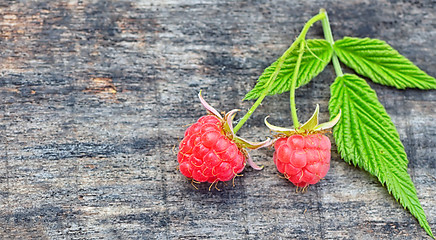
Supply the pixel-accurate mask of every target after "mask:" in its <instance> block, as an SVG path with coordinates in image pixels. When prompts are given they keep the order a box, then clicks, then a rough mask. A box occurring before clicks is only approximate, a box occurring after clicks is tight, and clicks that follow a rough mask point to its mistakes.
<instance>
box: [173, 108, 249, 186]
mask: <svg viewBox="0 0 436 240" xmlns="http://www.w3.org/2000/svg"><path fill="white" fill-rule="evenodd" d="M179 149H180V150H179V153H178V156H177V160H178V162H179V164H180V172H181V173H182V174H183V175H185V176H186V177H188V178H192V179H194V180H196V181H199V182H206V181H207V182H210V183H214V182H216V181H229V180H231V179H232V178H233V177H234V176H235V175H236V174H238V173H240V172H242V170H243V169H244V167H245V157H244V154H242V152H241V151H240V149H239V148H238V146H237V145H236V144H235V143H234V142H233V141H231V140H230V139H228V138H227V137H226V136H225V135H224V131H223V122H222V121H220V119H219V118H218V117H216V116H213V115H207V116H203V117H201V118H200V119H198V121H197V122H196V123H194V124H193V125H191V126H190V127H189V128H188V129H187V130H186V132H185V137H184V138H183V140H182V142H181V143H180V146H179Z"/></svg>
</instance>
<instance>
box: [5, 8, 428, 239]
mask: <svg viewBox="0 0 436 240" xmlns="http://www.w3.org/2000/svg"><path fill="white" fill-rule="evenodd" d="M0 6H1V7H0V39H1V40H0V48H1V49H2V51H0V59H1V61H0V69H1V73H0V133H1V134H0V150H1V154H0V159H1V160H0V238H2V239H30V238H35V239H97V238H102V239H117V238H119V239H136V238H138V239H150V238H159V239H206V238H211V239H257V238H259V239H288V238H289V239H392V238H395V239H425V238H427V235H426V233H425V231H424V230H423V229H421V227H420V226H419V224H418V223H417V221H416V220H415V219H414V218H413V217H412V216H411V215H410V214H409V213H408V212H407V211H405V210H404V209H403V208H402V207H401V206H400V205H399V204H398V203H397V202H395V200H394V199H393V197H392V196H390V195H389V194H388V193H387V191H386V189H385V188H384V187H383V186H381V184H379V183H378V181H377V179H376V178H374V177H372V176H370V175H369V174H368V173H366V172H364V171H362V170H359V169H356V168H355V167H353V166H350V165H348V164H346V163H345V162H344V161H342V160H341V159H340V157H339V155H338V153H337V150H336V148H335V147H333V153H332V163H331V170H330V171H329V173H328V175H327V176H326V178H325V179H324V180H323V181H321V182H320V183H319V184H317V185H315V186H313V187H311V188H310V189H309V191H308V192H307V193H305V194H301V193H295V187H293V186H292V185H291V184H290V183H289V182H288V181H287V180H285V179H282V178H280V176H279V174H278V172H277V170H276V169H275V166H274V163H273V162H272V151H271V150H269V149H262V150H259V151H253V152H252V155H253V157H254V160H255V161H256V162H258V163H259V164H263V165H264V166H265V168H264V170H262V171H255V170H252V169H249V168H247V169H246V170H245V171H244V172H243V175H244V176H243V177H238V178H236V179H235V186H232V184H231V183H229V184H227V185H224V184H221V185H219V188H220V189H221V191H216V190H212V191H209V190H208V189H209V185H208V184H200V185H197V187H198V190H196V189H195V188H194V187H193V186H192V185H191V182H190V181H189V180H186V179H185V178H184V177H183V176H182V175H181V174H180V173H179V172H178V170H177V160H176V154H175V152H174V151H175V150H176V148H175V147H176V146H177V145H178V142H179V141H180V140H181V138H182V137H183V132H184V130H185V129H186V127H187V126H188V125H189V124H190V123H193V122H195V121H196V119H197V118H199V117H200V116H201V115H203V114H204V113H205V112H204V109H202V108H201V106H200V103H199V101H198V99H197V93H198V91H199V90H200V89H202V90H203V95H204V97H205V98H206V99H207V101H208V102H209V103H210V104H211V105H213V106H214V107H216V108H217V109H218V110H220V111H228V110H230V109H233V108H239V109H242V113H241V115H238V116H239V117H241V116H242V114H243V113H245V111H247V110H248V108H249V107H250V106H251V104H252V102H251V101H248V102H242V101H241V99H242V98H243V96H244V95H245V93H247V91H249V89H250V88H251V87H253V86H254V84H255V81H256V79H257V77H258V76H259V75H260V74H261V73H262V71H263V69H264V68H265V67H267V66H268V65H269V64H270V63H271V62H272V61H274V60H275V59H276V58H277V57H279V56H280V55H281V54H282V52H284V51H285V50H286V48H287V47H288V45H289V44H290V43H291V41H292V40H293V39H295V37H296V36H297V34H298V33H299V31H300V30H301V28H302V26H303V25H304V23H305V22H306V21H307V20H308V19H309V18H310V17H311V16H313V15H315V14H316V13H317V12H318V10H319V8H320V7H325V8H327V10H328V12H329V16H330V21H331V24H332V28H333V34H334V36H335V38H336V39H339V38H341V37H343V36H346V35H347V36H356V37H375V38H380V39H383V40H385V41H387V42H388V43H389V44H391V45H392V46H393V47H394V48H396V49H397V50H398V51H399V52H400V53H402V54H404V55H405V56H407V57H408V58H409V59H410V60H412V61H413V62H414V63H416V64H417V65H418V66H419V67H421V68H422V69H423V70H424V71H426V72H428V73H429V74H430V75H432V76H436V70H435V68H434V65H435V64H436V51H434V39H435V37H436V30H435V28H434V22H436V12H435V11H434V10H435V4H434V2H433V1H431V0H423V1H415V2H409V1H382V2H377V1H375V2H374V1H372V2H371V3H368V2H366V1H361V0H351V1H346V3H336V2H331V3H328V4H325V2H324V1H308V2H300V1H290V2H283V1H276V0H273V1H252V2H248V3H243V2H240V3H238V2H233V1H219V2H215V1H198V0H184V1H161V2H159V3H157V2H154V1H146V0H142V1H89V2H87V1H7V2H3V3H0ZM309 36H310V37H316V38H322V29H321V27H320V25H319V24H317V25H315V26H314V27H313V28H312V29H311V31H310V32H309ZM345 71H347V72H348V71H350V70H349V69H345ZM333 80H334V70H333V68H332V67H331V66H328V67H327V68H326V70H325V71H324V72H323V73H321V74H320V75H319V76H318V77H317V78H316V79H314V80H313V81H312V82H311V83H310V84H308V85H307V86H304V87H302V88H300V89H298V90H297V93H296V94H297V96H296V97H297V106H298V109H299V110H298V114H299V116H300V118H301V119H305V118H308V117H309V116H310V114H311V112H312V111H313V109H314V107H315V105H316V103H319V104H320V107H321V109H320V114H321V115H320V117H321V120H326V119H328V110H327V106H328V100H329V97H330V93H329V89H328V87H329V85H330V84H331V83H332V82H333ZM370 85H371V87H373V88H374V89H375V91H376V92H377V94H378V96H379V99H380V101H381V102H382V104H383V105H384V106H385V107H386V110H387V111H388V113H389V114H390V115H391V117H392V120H393V121H394V123H395V125H396V126H397V128H398V131H399V134H400V137H401V139H402V141H403V144H404V146H405V148H406V151H407V154H408V156H409V161H410V164H409V173H410V175H411V176H412V179H413V181H414V183H415V186H416V188H417V190H418V196H419V199H420V201H421V203H422V206H423V208H424V210H425V212H426V214H427V216H428V220H429V223H430V226H431V227H432V228H433V230H434V231H436V230H435V229H436V198H435V197H434V192H436V184H434V183H435V181H436V165H435V164H436V161H435V154H436V123H435V121H434V119H436V111H435V107H434V106H435V103H436V91H419V90H407V91H400V90H395V89H392V88H389V87H385V86H380V85H377V84H373V83H370ZM288 106H289V104H288V95H287V94H283V95H280V96H273V97H268V98H266V100H265V101H264V103H263V104H262V106H261V107H260V108H259V109H258V110H257V111H256V113H255V115H254V116H253V117H252V118H251V119H250V120H249V121H248V122H247V124H246V125H245V126H244V127H243V128H242V129H241V131H240V132H239V133H240V134H241V136H243V137H247V138H250V139H253V140H262V139H264V137H265V136H268V135H269V131H268V130H267V129H266V128H265V127H264V126H263V118H264V117H265V116H266V115H270V116H271V119H274V123H276V124H278V125H279V124H281V125H286V124H291V120H290V118H289V110H288V109H289V107H288Z"/></svg>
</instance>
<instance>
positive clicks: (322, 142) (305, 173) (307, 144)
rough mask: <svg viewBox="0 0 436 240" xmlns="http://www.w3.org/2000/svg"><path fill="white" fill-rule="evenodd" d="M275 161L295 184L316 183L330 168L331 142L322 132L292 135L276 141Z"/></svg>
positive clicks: (280, 170) (306, 184)
mask: <svg viewBox="0 0 436 240" xmlns="http://www.w3.org/2000/svg"><path fill="white" fill-rule="evenodd" d="M274 148H275V152H274V157H273V159H274V163H275V164H276V166H277V170H278V171H279V172H280V173H283V174H284V175H285V176H286V178H287V179H289V181H291V182H292V183H293V184H294V185H295V186H298V187H306V186H308V185H309V184H315V183H317V182H319V180H320V179H321V178H323V177H325V175H326V174H327V172H328V170H329V169H330V149H331V143H330V140H329V138H328V137H326V136H324V135H322V134H311V135H306V136H303V135H298V134H296V135H292V136H290V137H284V138H280V139H278V140H277V141H276V143H275V145H274Z"/></svg>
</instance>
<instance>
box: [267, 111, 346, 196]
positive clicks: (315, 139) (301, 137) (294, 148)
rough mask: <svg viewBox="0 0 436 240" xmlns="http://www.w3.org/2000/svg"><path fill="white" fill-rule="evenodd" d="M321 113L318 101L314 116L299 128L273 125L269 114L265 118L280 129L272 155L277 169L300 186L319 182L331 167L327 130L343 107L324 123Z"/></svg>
mask: <svg viewBox="0 0 436 240" xmlns="http://www.w3.org/2000/svg"><path fill="white" fill-rule="evenodd" d="M318 114H319V106H318V105H316V109H315V112H314V113H313V115H312V117H311V118H310V119H309V120H308V121H307V122H305V123H304V124H302V125H300V126H298V127H297V128H296V129H292V128H283V127H278V126H274V125H272V124H270V123H269V122H268V121H267V118H268V117H267V118H265V124H266V125H267V127H268V128H269V129H271V131H274V132H277V133H279V134H278V135H277V136H279V138H278V139H277V140H276V142H275V144H274V148H275V152H274V155H273V159H274V163H275V164H276V166H277V170H279V172H280V173H283V174H284V175H285V177H286V178H287V179H289V181H291V182H292V183H293V184H294V185H295V186H297V187H303V188H304V187H307V186H309V185H310V184H315V183H317V182H319V180H320V179H321V178H323V177H325V175H326V174H327V172H328V171H329V169H330V157H331V153H330V150H331V147H332V145H331V143H330V139H329V138H328V137H326V136H324V133H325V131H326V130H327V129H330V128H332V127H333V126H335V125H336V123H338V121H339V119H340V118H341V111H339V114H338V115H337V116H336V117H334V118H332V120H330V121H328V122H325V123H321V124H319V123H318ZM298 125H299V124H298ZM283 135H284V136H285V137H283Z"/></svg>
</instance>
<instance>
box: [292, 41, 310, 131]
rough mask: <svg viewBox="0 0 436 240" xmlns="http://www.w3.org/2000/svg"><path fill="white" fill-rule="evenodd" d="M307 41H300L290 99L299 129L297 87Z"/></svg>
mask: <svg viewBox="0 0 436 240" xmlns="http://www.w3.org/2000/svg"><path fill="white" fill-rule="evenodd" d="M305 43H306V42H305V41H304V39H303V41H301V43H300V50H299V53H298V59H297V63H296V65H295V70H294V75H292V82H291V89H290V97H289V101H290V103H291V115H292V122H293V123H294V129H298V128H299V127H300V122H299V121H298V116H297V107H296V105H295V87H296V85H297V77H298V71H299V70H300V65H301V59H302V58H303V53H304V46H305Z"/></svg>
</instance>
